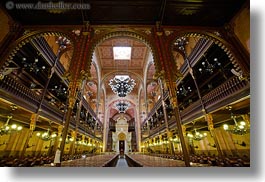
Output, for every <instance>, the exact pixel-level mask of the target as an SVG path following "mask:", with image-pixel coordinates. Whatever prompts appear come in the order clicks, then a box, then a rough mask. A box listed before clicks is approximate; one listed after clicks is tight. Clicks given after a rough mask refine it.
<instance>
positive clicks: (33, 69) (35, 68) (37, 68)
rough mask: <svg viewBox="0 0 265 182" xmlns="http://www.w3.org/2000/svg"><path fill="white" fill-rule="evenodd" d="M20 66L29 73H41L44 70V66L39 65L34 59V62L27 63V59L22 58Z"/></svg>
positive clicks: (37, 60)
mask: <svg viewBox="0 0 265 182" xmlns="http://www.w3.org/2000/svg"><path fill="white" fill-rule="evenodd" d="M22 64H23V66H24V69H27V70H29V71H30V72H34V73H35V74H37V73H38V72H39V71H43V70H45V69H46V67H45V66H44V65H39V59H38V58H36V59H34V62H33V63H32V62H29V63H28V62H27V58H25V57H23V58H22Z"/></svg>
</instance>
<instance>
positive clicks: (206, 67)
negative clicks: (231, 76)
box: [199, 58, 221, 74]
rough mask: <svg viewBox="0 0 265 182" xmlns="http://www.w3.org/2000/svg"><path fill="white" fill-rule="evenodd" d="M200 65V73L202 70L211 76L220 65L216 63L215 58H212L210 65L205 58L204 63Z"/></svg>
mask: <svg viewBox="0 0 265 182" xmlns="http://www.w3.org/2000/svg"><path fill="white" fill-rule="evenodd" d="M201 64H202V67H200V68H199V72H200V73H202V72H203V70H205V72H208V73H210V74H212V73H213V72H214V69H216V68H218V67H221V63H220V62H219V61H218V59H217V58H214V59H213V62H212V63H210V62H209V61H208V59H207V58H205V61H202V63H201Z"/></svg>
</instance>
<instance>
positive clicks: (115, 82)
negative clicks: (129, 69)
mask: <svg viewBox="0 0 265 182" xmlns="http://www.w3.org/2000/svg"><path fill="white" fill-rule="evenodd" d="M109 85H110V87H111V89H112V91H113V92H114V93H115V94H117V95H118V96H119V97H125V96H126V95H127V94H129V93H130V92H131V91H132V90H133V88H134V86H135V85H136V83H135V81H134V79H131V78H130V77H129V76H128V75H116V76H115V77H114V78H113V79H111V80H110V81H109Z"/></svg>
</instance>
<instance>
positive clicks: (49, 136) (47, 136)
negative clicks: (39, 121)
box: [36, 129, 57, 141]
mask: <svg viewBox="0 0 265 182" xmlns="http://www.w3.org/2000/svg"><path fill="white" fill-rule="evenodd" d="M36 136H37V137H39V138H40V139H42V140H44V141H49V140H53V139H54V138H56V137H57V135H56V133H53V134H51V133H50V129H48V130H47V131H46V132H38V133H37V134H36Z"/></svg>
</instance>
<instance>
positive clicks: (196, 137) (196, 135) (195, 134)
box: [187, 129, 207, 141]
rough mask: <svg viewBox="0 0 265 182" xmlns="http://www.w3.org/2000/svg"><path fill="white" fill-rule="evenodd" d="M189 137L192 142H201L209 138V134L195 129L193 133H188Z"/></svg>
mask: <svg viewBox="0 0 265 182" xmlns="http://www.w3.org/2000/svg"><path fill="white" fill-rule="evenodd" d="M187 136H188V137H189V138H190V139H192V140H196V141H200V140H202V139H204V138H205V137H207V133H200V132H198V131H197V130H196V129H195V130H194V132H193V133H188V134H187Z"/></svg>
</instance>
